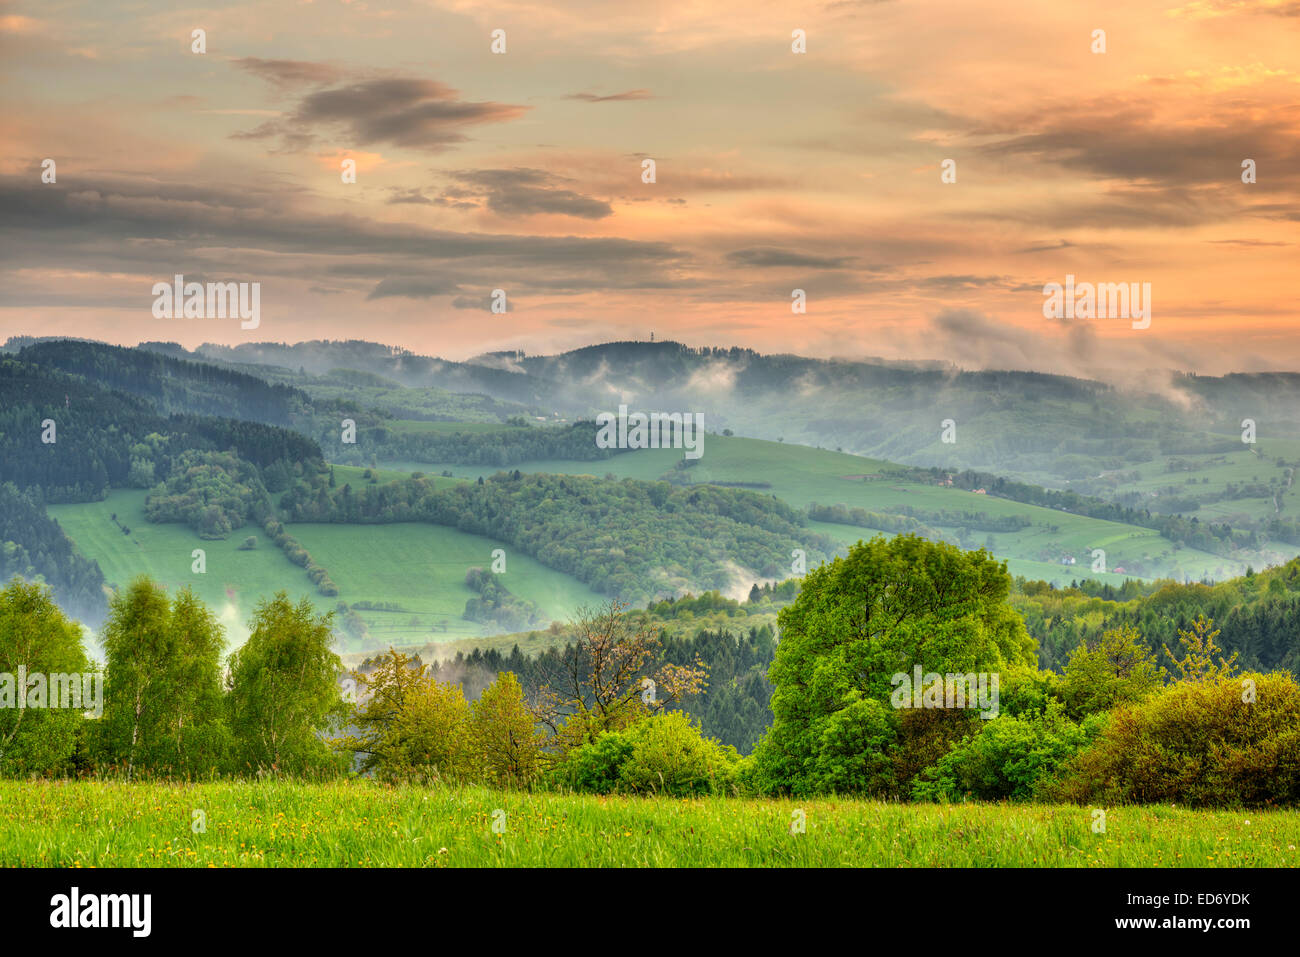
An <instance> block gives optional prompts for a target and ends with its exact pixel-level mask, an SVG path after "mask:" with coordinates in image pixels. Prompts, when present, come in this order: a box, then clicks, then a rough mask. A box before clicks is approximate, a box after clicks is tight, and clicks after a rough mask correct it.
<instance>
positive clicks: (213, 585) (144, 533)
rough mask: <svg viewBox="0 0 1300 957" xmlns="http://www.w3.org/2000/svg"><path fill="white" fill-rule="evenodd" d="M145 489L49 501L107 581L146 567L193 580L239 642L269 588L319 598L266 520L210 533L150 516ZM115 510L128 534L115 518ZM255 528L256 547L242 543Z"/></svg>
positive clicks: (169, 581)
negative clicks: (201, 567)
mask: <svg viewBox="0 0 1300 957" xmlns="http://www.w3.org/2000/svg"><path fill="white" fill-rule="evenodd" d="M146 494H147V493H146V492H145V491H144V490H143V489H116V490H114V491H113V492H111V493H110V494H109V496H108V498H106V499H105V500H104V501H102V502H84V503H80V504H76V505H50V506H47V508H48V511H49V514H50V517H52V518H54V519H57V520H58V522H59V524H60V525H61V526H62V527H63V530H64V531H65V532H66V533H67V534H68V536H69V537H70V538H71V539H72V540H73V541H74V542H76V544H77V548H78V549H80V550H81V553H82V554H83V555H85V556H86V557H87V558H91V559H94V560H95V561H97V562H99V567H100V569H101V570H102V571H103V573H104V581H105V582H106V583H107V584H109V585H118V586H121V587H126V585H127V584H129V583H130V581H131V579H133V578H135V577H136V576H137V575H148V576H150V577H151V578H153V579H154V580H155V581H157V582H158V583H159V584H161V585H162V586H163V587H165V588H166V589H167V590H168V591H171V592H174V591H176V590H178V589H180V588H183V587H185V586H186V585H189V586H191V587H192V588H193V589H194V594H196V595H197V596H198V597H199V598H201V599H203V602H204V603H205V604H206V605H208V607H210V608H212V609H213V610H214V611H215V612H216V613H217V614H218V617H219V618H220V620H221V623H222V625H224V626H225V628H226V635H227V638H228V639H230V640H231V641H232V642H233V644H234V645H237V644H241V643H242V642H243V640H244V638H245V637H246V634H245V622H247V621H248V619H249V617H251V615H252V613H253V609H254V607H256V605H257V603H258V601H259V600H260V599H261V598H262V597H263V596H264V595H267V594H269V593H272V592H274V591H275V590H277V589H280V588H283V589H285V590H286V591H288V592H289V593H290V594H291V595H293V596H295V597H296V596H299V595H310V596H312V598H313V600H317V599H319V598H320V596H319V595H317V593H316V586H314V585H313V584H312V583H311V581H310V580H308V578H307V573H306V572H305V571H303V569H301V568H299V567H298V566H297V565H295V564H293V563H292V562H290V561H289V559H287V558H285V557H284V553H283V552H282V551H280V549H278V548H276V547H275V545H274V543H272V542H270V541H268V540H267V539H266V536H265V535H263V534H262V530H261V529H260V528H258V527H256V526H254V525H246V526H245V527H244V528H241V529H237V530H236V531H235V532H233V533H232V534H231V536H230V537H229V538H228V539H226V540H225V541H208V540H206V539H202V538H199V536H198V535H197V534H195V533H194V532H193V531H192V530H191V529H190V528H188V527H187V526H185V525H182V524H179V523H175V524H172V523H169V524H163V525H155V524H152V523H150V522H149V521H147V520H146V519H145V517H144V499H145V495H146ZM114 514H116V515H117V521H118V522H119V523H121V524H122V525H124V526H126V527H127V528H129V529H130V530H131V534H130V535H124V534H122V530H121V529H120V528H119V527H118V526H117V525H116V524H114V523H113V520H112V517H111V516H113V515H114ZM249 535H256V536H257V547H256V548H254V549H252V550H251V551H241V550H240V549H239V546H240V544H241V543H242V542H243V541H244V539H245V538H247V537H248V536H249ZM196 548H201V549H203V550H204V552H205V556H206V564H207V571H206V572H205V573H204V574H202V575H199V574H195V573H194V572H192V571H191V567H192V565H193V561H194V559H193V558H192V557H191V554H192V552H193V551H194V549H196ZM232 647H233V646H232Z"/></svg>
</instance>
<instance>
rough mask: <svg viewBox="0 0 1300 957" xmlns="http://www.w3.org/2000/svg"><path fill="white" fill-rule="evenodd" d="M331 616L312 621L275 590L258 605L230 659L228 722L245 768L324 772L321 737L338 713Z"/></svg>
mask: <svg viewBox="0 0 1300 957" xmlns="http://www.w3.org/2000/svg"><path fill="white" fill-rule="evenodd" d="M332 617H333V612H327V613H325V614H323V615H317V614H316V613H315V610H314V609H313V608H312V606H311V602H309V601H308V600H307V599H306V598H303V599H302V600H301V601H299V602H298V604H297V605H294V604H292V603H291V602H290V601H289V597H288V595H287V594H286V593H285V592H283V591H281V592H277V593H276V595H275V597H274V598H272V599H269V600H267V599H263V600H262V602H261V603H259V604H258V606H257V608H256V610H255V611H254V613H253V619H252V621H250V622H249V625H250V628H251V634H250V635H249V636H248V641H247V642H246V643H245V644H244V646H243V647H242V648H240V649H239V650H238V651H236V652H235V653H234V654H233V655H231V656H230V696H229V702H230V721H231V727H232V729H233V730H234V732H235V735H236V738H237V740H238V742H239V746H240V750H241V758H242V761H243V763H244V765H245V766H247V767H251V768H259V769H261V768H269V769H270V770H273V771H282V770H294V771H307V770H323V769H326V768H329V767H332V764H331V761H330V755H329V749H328V747H327V745H326V744H325V742H324V739H323V737H322V736H323V734H324V733H325V732H326V731H327V730H328V729H329V728H330V726H331V725H332V723H333V722H334V721H336V720H338V719H339V718H341V717H342V716H343V713H344V710H345V709H344V705H343V699H342V693H341V690H340V688H339V678H340V676H341V675H342V673H343V665H342V662H341V661H339V657H338V655H336V654H335V653H334V652H333V651H332V650H331V649H330V645H331V643H332V641H333V636H332V634H331V630H330V622H331V619H332Z"/></svg>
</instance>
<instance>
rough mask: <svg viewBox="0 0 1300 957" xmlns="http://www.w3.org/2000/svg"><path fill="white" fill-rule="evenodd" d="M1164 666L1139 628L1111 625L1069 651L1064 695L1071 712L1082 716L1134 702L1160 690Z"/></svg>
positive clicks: (1063, 689) (1062, 690) (1062, 688)
mask: <svg viewBox="0 0 1300 957" xmlns="http://www.w3.org/2000/svg"><path fill="white" fill-rule="evenodd" d="M1164 681H1165V670H1164V669H1163V668H1161V667H1160V666H1159V665H1157V664H1156V660H1155V656H1154V655H1152V654H1151V652H1150V651H1148V650H1147V648H1146V646H1145V645H1143V644H1142V636H1141V635H1140V634H1139V633H1138V631H1137V629H1136V628H1133V627H1132V626H1130V625H1123V626H1121V627H1119V628H1112V629H1110V630H1109V631H1106V632H1104V633H1103V634H1102V636H1101V638H1100V639H1099V640H1098V641H1097V642H1096V643H1095V644H1094V645H1093V646H1092V647H1089V645H1088V643H1087V642H1086V641H1084V642H1080V643H1079V646H1078V647H1077V648H1075V649H1074V651H1072V652H1071V653H1070V660H1069V661H1068V662H1067V663H1066V665H1065V680H1064V681H1063V682H1062V683H1061V697H1062V698H1064V699H1065V703H1066V705H1067V706H1069V708H1070V711H1071V713H1072V714H1074V715H1076V716H1082V715H1087V714H1093V713H1095V712H1099V711H1109V710H1110V709H1111V708H1114V707H1115V706H1116V705H1121V704H1133V703H1135V702H1138V701H1141V700H1142V699H1143V698H1145V697H1147V696H1148V695H1149V694H1151V693H1152V692H1153V691H1155V690H1157V689H1158V688H1159V687H1160V686H1161V685H1163V684H1164Z"/></svg>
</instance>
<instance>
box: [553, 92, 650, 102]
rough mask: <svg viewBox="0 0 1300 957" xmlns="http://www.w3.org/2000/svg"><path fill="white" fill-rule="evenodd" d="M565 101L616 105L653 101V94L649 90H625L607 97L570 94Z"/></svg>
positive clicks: (591, 94)
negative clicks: (633, 101)
mask: <svg viewBox="0 0 1300 957" xmlns="http://www.w3.org/2000/svg"><path fill="white" fill-rule="evenodd" d="M565 99H566V100H582V101H584V102H586V103H616V102H622V101H623V100H653V99H654V94H653V93H651V92H650V91H649V90H627V91H625V92H623V93H611V94H610V95H609V96H597V95H596V94H595V93H570V94H569V95H568V96H566V97H565Z"/></svg>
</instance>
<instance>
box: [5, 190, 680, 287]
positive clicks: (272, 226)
mask: <svg viewBox="0 0 1300 957" xmlns="http://www.w3.org/2000/svg"><path fill="white" fill-rule="evenodd" d="M297 200H298V196H297V195H296V192H295V190H293V189H285V188H283V187H282V185H281V184H278V183H275V182H267V183H264V184H258V183H242V182H241V183H232V184H229V185H227V186H224V187H217V186H211V185H209V186H204V187H196V186H191V185H188V184H183V183H172V182H160V181H156V180H151V179H134V178H127V177H115V178H107V177H100V178H93V179H85V178H83V179H82V180H81V181H80V182H79V183H77V185H76V186H75V187H74V186H72V185H67V186H65V185H64V183H63V182H62V181H61V182H60V183H59V184H58V185H57V186H50V185H46V184H42V183H40V182H39V180H37V179H35V178H34V177H31V176H29V175H16V176H8V177H0V264H2V265H0V275H4V274H8V275H14V274H16V273H20V271H21V270H24V269H51V268H60V269H76V270H80V271H84V272H87V273H130V274H136V275H140V276H143V277H155V278H156V277H160V276H161V277H166V276H171V275H173V274H174V273H176V272H184V273H187V274H188V273H197V272H199V271H205V272H209V273H213V274H220V276H221V277H222V278H228V277H231V276H234V277H236V278H238V277H241V276H242V277H245V278H250V277H251V278H253V279H256V278H259V277H269V276H271V275H278V276H284V277H289V278H293V279H301V280H306V281H308V282H317V283H322V282H323V283H326V284H329V285H334V284H337V283H338V282H346V281H349V280H350V281H351V282H353V283H359V282H362V281H365V282H366V285H365V287H364V289H365V291H366V292H369V293H370V294H371V295H372V296H373V297H376V298H381V297H383V296H388V295H394V296H400V295H408V296H410V295H415V296H416V297H418V295H419V294H420V293H421V292H427V291H428V290H431V289H434V288H437V289H442V290H443V291H444V292H445V293H446V294H450V293H451V292H454V291H455V289H456V287H455V284H453V283H445V284H444V283H443V280H442V278H441V277H440V276H438V275H437V267H438V265H439V264H445V265H446V266H448V267H451V268H454V270H455V275H456V278H457V281H458V282H462V283H464V285H465V286H466V287H482V288H487V289H493V288H497V287H499V286H508V287H509V288H511V289H518V290H520V291H521V293H522V292H527V291H529V290H539V289H545V290H548V291H551V292H555V293H560V294H563V293H572V292H581V291H590V290H603V289H663V288H674V287H677V286H679V285H680V284H681V282H682V281H681V280H680V279H679V278H678V272H679V270H680V269H681V268H682V266H683V264H684V263H685V262H686V261H687V257H686V255H685V254H684V253H683V252H682V251H680V250H678V249H676V248H674V247H673V246H671V245H669V244H667V243H663V242H641V241H636V240H628V239H620V238H615V237H591V238H587V237H574V236H529V235H511V234H489V233H467V232H457V231H452V230H433V229H428V228H424V227H420V226H417V225H411V224H398V223H386V222H379V221H375V220H371V219H367V218H364V217H360V216H354V215H338V214H328V215H321V214H312V213H309V212H306V211H304V210H303V209H302V208H301V207H300V205H299V204H298V202H297ZM431 273H434V278H433V279H430V274H431ZM414 280H421V281H423V282H424V284H425V285H424V286H423V287H419V286H417V285H414V284H411V283H407V284H403V281H414ZM376 282H379V284H380V285H379V287H377V288H376V287H375V286H374V284H375V283H376ZM7 284H8V283H7V282H5V281H0V287H3V286H4V285H7ZM427 294H431V295H437V294H439V293H437V292H427Z"/></svg>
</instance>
